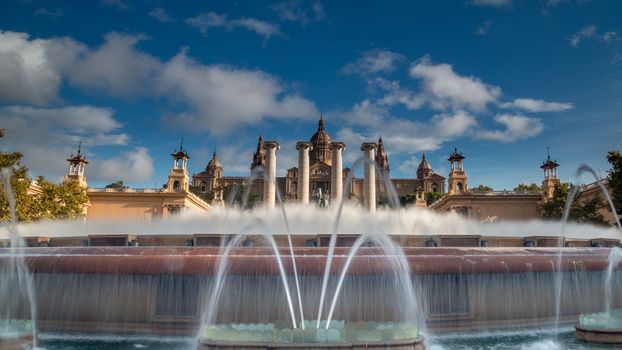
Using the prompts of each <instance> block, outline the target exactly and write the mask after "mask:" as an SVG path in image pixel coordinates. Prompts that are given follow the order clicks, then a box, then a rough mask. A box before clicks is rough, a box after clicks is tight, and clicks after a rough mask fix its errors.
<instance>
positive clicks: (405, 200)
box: [400, 192, 417, 207]
mask: <svg viewBox="0 0 622 350" xmlns="http://www.w3.org/2000/svg"><path fill="white" fill-rule="evenodd" d="M416 201H417V193H415V192H412V193H408V194H406V195H404V196H400V205H401V206H402V207H405V206H407V205H410V204H413V203H415V202H416Z"/></svg>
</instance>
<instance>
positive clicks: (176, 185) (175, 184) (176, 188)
mask: <svg viewBox="0 0 622 350" xmlns="http://www.w3.org/2000/svg"><path fill="white" fill-rule="evenodd" d="M180 187H181V186H180V184H179V181H177V180H175V182H173V191H179V189H180Z"/></svg>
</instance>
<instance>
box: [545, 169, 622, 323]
mask: <svg viewBox="0 0 622 350" xmlns="http://www.w3.org/2000/svg"><path fill="white" fill-rule="evenodd" d="M584 173H589V174H590V175H592V176H593V177H594V179H595V180H596V183H597V184H598V186H599V187H600V189H601V191H602V192H603V194H604V195H605V198H607V201H608V203H609V206H610V208H611V212H612V213H614V215H613V216H614V217H615V219H616V224H617V226H618V229H619V230H620V231H622V226H621V225H620V220H619V218H618V216H617V215H615V213H616V208H615V206H614V205H613V201H612V200H611V196H610V195H609V191H607V188H606V187H605V186H604V185H603V184H602V182H601V181H600V179H599V178H598V175H597V174H596V172H595V171H594V170H593V169H592V168H590V167H589V166H588V165H586V164H581V166H579V168H577V171H576V172H575V182H577V180H578V179H579V177H581V175H583V174H584ZM578 194H579V187H578V186H572V187H571V188H570V190H569V191H568V196H567V197H566V203H565V205H564V216H563V218H562V230H561V234H560V236H559V244H558V253H557V271H556V276H555V328H559V318H560V308H561V293H562V282H563V278H564V277H563V272H562V271H561V266H562V257H563V249H562V248H563V244H564V243H563V242H564V238H565V233H566V225H567V223H568V217H569V216H570V208H571V206H572V202H573V201H574V200H575V198H576V196H577V195H578Z"/></svg>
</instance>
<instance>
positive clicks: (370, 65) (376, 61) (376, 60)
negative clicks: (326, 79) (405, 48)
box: [341, 49, 406, 77]
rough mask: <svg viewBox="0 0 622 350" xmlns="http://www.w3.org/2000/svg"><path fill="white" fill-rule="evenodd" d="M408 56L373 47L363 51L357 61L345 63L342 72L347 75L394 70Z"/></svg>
mask: <svg viewBox="0 0 622 350" xmlns="http://www.w3.org/2000/svg"><path fill="white" fill-rule="evenodd" d="M405 59H406V58H405V57H404V56H403V55H400V54H399V53H396V52H391V51H389V50H385V49H373V50H370V51H366V52H363V54H361V56H360V57H359V58H358V59H357V60H356V62H353V63H349V64H347V65H345V66H344V67H343V68H342V69H341V72H342V73H343V74H346V75H352V74H359V75H362V76H364V77H365V76H369V75H373V74H378V73H387V72H392V71H394V70H395V68H396V67H397V64H399V63H400V62H403V61H404V60H405Z"/></svg>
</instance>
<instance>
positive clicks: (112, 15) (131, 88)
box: [0, 0, 622, 189]
mask: <svg viewBox="0 0 622 350" xmlns="http://www.w3.org/2000/svg"><path fill="white" fill-rule="evenodd" d="M1 6H2V11H0V23H1V25H0V26H1V27H0V30H1V31H2V32H1V33H0V127H2V128H5V129H6V136H5V138H4V139H3V140H2V141H0V149H3V150H9V149H19V150H21V151H22V152H24V154H25V160H24V161H25V163H26V165H27V166H28V167H29V168H30V169H31V171H32V173H33V175H38V174H42V175H45V176H48V177H50V178H52V179H60V178H61V177H62V176H63V174H64V173H65V171H66V163H65V161H64V160H65V159H66V158H67V156H68V155H69V154H70V153H71V152H72V151H74V152H75V148H76V147H77V143H78V140H82V141H83V144H84V149H85V152H86V153H87V156H88V158H89V161H90V164H89V167H88V168H87V176H88V180H89V184H90V185H91V186H103V185H106V184H108V183H110V182H113V181H115V180H118V179H121V180H124V181H125V182H126V183H129V184H131V185H132V186H136V187H153V186H157V187H159V186H161V185H162V184H163V183H164V182H165V180H166V176H167V173H168V170H169V168H170V166H171V163H172V161H171V159H170V153H171V151H173V149H174V148H175V147H178V145H179V140H180V138H181V137H184V139H185V141H184V145H185V147H186V148H187V149H188V150H189V152H190V155H191V157H192V158H191V161H190V164H189V166H190V171H191V172H199V171H201V170H202V169H203V168H204V167H205V165H206V163H207V161H208V160H209V158H210V157H211V153H212V152H213V151H214V150H215V149H216V150H218V153H219V155H220V158H221V160H222V163H223V167H224V173H225V174H226V175H247V174H248V172H249V165H250V162H251V160H252V152H253V150H254V148H255V146H256V142H257V137H258V136H259V135H263V137H264V138H265V139H275V140H278V141H279V142H280V143H281V150H280V151H279V157H278V168H279V174H280V175H284V174H285V169H287V168H289V167H291V166H295V165H296V164H297V162H296V155H295V146H294V144H295V142H296V141H299V140H307V139H308V138H309V137H310V136H311V135H312V134H313V132H314V131H315V128H316V126H317V120H318V118H319V115H320V114H323V115H324V117H325V120H326V124H327V129H328V131H329V133H330V134H331V136H332V138H333V139H334V140H340V141H344V142H346V144H347V149H346V153H345V160H346V166H347V165H348V164H350V163H351V162H353V161H354V160H355V159H356V158H357V157H358V156H359V155H360V151H359V147H360V143H361V142H363V141H372V140H376V139H377V138H378V136H379V135H382V136H383V139H384V140H385V145H386V148H387V151H388V152H389V161H390V165H391V168H392V175H393V176H394V177H414V176H415V171H416V166H417V164H418V163H419V161H420V158H421V152H423V151H425V152H426V154H427V157H428V160H429V161H430V162H431V163H432V166H433V167H434V168H435V170H436V171H437V172H439V173H441V174H443V175H446V173H447V169H448V164H447V161H446V158H447V155H448V154H449V153H450V151H451V150H453V148H454V147H457V148H458V149H459V150H461V151H462V152H463V153H464V155H465V156H466V157H467V159H466V161H465V167H466V170H467V172H468V174H469V177H470V184H471V185H478V184H486V185H489V186H492V187H494V188H495V189H510V188H513V187H514V186H515V185H516V184H517V183H520V182H537V183H540V181H541V179H542V175H541V172H540V169H539V168H538V167H539V165H540V164H541V162H542V161H543V160H544V159H545V158H546V147H547V146H549V147H550V149H551V156H552V157H553V158H555V159H557V161H558V163H560V164H561V167H560V175H561V177H562V178H563V180H566V181H571V180H572V176H573V173H574V169H576V168H577V167H578V165H579V164H581V163H587V164H588V165H590V166H592V167H593V168H594V169H596V170H597V171H598V170H600V171H601V172H602V173H603V174H605V172H606V170H607V169H608V165H607V163H606V160H605V155H606V152H607V151H608V150H611V149H620V148H622V141H621V138H620V136H621V135H622V123H620V121H621V120H622V117H621V116H620V111H621V110H622V98H621V97H622V33H621V32H620V31H621V30H622V28H621V27H620V26H621V23H622V22H621V21H620V19H621V18H622V3H621V2H618V1H560V0H549V1H512V0H474V1H430V2H412V1H404V2H398V1H395V2H386V1H384V2H380V1H364V2H360V1H356V2H355V1H352V2H350V1H330V2H329V1H322V0H317V1H303V0H294V1H238V2H229V1H203V2H168V1H158V0H104V1H83V2H73V1H72V2H52V1H38V0H32V1H14V2H8V1H7V2H3V4H2V5H1ZM585 181H587V179H585Z"/></svg>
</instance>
